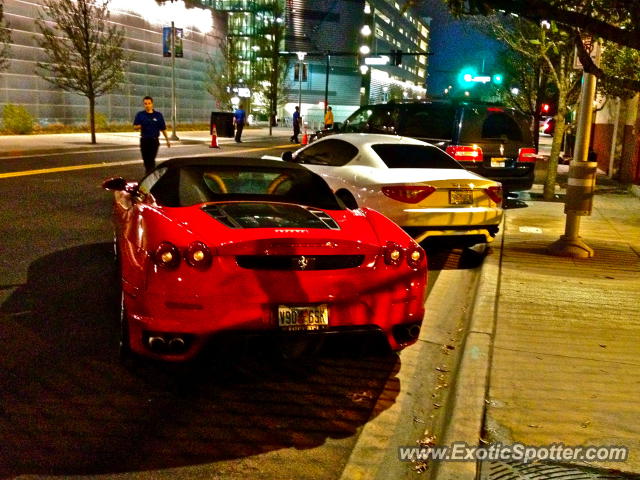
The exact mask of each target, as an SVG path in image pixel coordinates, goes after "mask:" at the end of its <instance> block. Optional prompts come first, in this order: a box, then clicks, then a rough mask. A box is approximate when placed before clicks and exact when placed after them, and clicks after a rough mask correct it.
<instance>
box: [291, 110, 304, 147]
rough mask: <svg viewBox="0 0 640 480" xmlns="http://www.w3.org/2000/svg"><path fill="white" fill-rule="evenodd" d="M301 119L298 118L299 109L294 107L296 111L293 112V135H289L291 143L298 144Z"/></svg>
mask: <svg viewBox="0 0 640 480" xmlns="http://www.w3.org/2000/svg"><path fill="white" fill-rule="evenodd" d="M301 122H302V117H300V107H296V111H295V112H293V135H291V143H300V142H299V141H298V135H300V123H301Z"/></svg>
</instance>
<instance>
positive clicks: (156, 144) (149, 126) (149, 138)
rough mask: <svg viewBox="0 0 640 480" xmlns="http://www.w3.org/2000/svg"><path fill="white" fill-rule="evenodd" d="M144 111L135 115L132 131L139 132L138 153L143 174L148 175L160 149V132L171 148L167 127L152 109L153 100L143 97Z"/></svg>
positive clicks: (160, 115)
mask: <svg viewBox="0 0 640 480" xmlns="http://www.w3.org/2000/svg"><path fill="white" fill-rule="evenodd" d="M142 104H143V105H144V110H141V111H139V112H138V113H136V118H135V119H134V120H133V129H134V130H140V153H141V154H142V161H143V162H144V169H145V173H149V172H150V171H151V170H153V169H154V168H155V166H156V155H157V154H158V148H160V140H159V138H160V132H162V134H163V135H164V138H165V139H166V140H167V148H169V147H171V143H169V136H168V135H167V125H166V124H165V122H164V117H163V116H162V114H161V113H160V112H156V111H155V110H154V109H153V98H151V97H148V96H147V97H144V98H143V99H142Z"/></svg>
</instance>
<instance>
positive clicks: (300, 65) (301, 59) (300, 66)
mask: <svg viewBox="0 0 640 480" xmlns="http://www.w3.org/2000/svg"><path fill="white" fill-rule="evenodd" d="M296 55H298V110H299V111H300V112H302V69H303V68H304V63H303V62H304V57H305V56H306V55H307V52H296Z"/></svg>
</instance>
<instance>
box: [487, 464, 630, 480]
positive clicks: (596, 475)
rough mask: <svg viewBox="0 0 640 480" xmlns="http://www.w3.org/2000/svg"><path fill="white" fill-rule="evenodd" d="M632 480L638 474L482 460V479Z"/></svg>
mask: <svg viewBox="0 0 640 480" xmlns="http://www.w3.org/2000/svg"><path fill="white" fill-rule="evenodd" d="M602 479H605V480H630V479H640V476H638V475H623V474H620V473H607V472H604V473H603V472H601V471H598V470H593V469H589V468H582V467H575V466H567V465H560V464H557V463H518V462H513V463H509V462H482V467H481V469H480V480H602Z"/></svg>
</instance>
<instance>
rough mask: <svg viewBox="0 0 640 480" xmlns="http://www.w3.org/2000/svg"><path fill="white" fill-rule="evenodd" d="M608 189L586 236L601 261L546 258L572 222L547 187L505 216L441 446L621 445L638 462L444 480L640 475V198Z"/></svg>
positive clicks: (499, 467)
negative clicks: (606, 472)
mask: <svg viewBox="0 0 640 480" xmlns="http://www.w3.org/2000/svg"><path fill="white" fill-rule="evenodd" d="M564 181H566V178H565V179H564ZM597 182H598V183H599V184H600V185H599V186H598V187H597V190H596V194H595V198H594V207H593V212H592V215H591V216H585V217H582V221H581V227H580V235H581V237H582V239H583V240H584V241H585V243H587V245H589V246H591V247H592V248H593V249H594V250H595V256H594V257H593V258H590V259H573V258H563V257H556V256H552V255H550V254H549V253H548V252H547V247H548V246H549V245H550V244H551V243H553V242H554V241H555V240H557V239H558V238H559V237H560V235H562V234H563V233H564V227H565V218H566V217H565V215H564V204H563V203H561V202H545V201H542V194H541V193H542V186H541V185H535V186H534V189H533V190H532V191H531V192H530V193H529V194H528V195H525V198H524V200H525V201H526V205H527V207H526V208H519V209H510V210H507V211H506V212H505V220H504V223H503V228H502V229H501V230H502V232H501V234H500V235H499V237H498V238H497V239H496V241H495V242H494V244H493V246H492V250H493V252H492V253H491V254H490V255H489V256H488V257H487V258H486V260H485V264H484V266H483V269H482V278H481V287H480V290H479V292H478V295H477V297H476V303H475V307H474V312H473V316H472V324H471V328H470V330H469V332H468V334H467V340H466V345H465V349H464V353H463V358H462V361H461V365H460V368H459V371H458V377H457V384H456V386H455V392H454V395H453V402H455V403H454V405H453V407H452V415H451V418H450V420H449V426H448V428H447V429H446V432H445V434H444V436H443V437H442V438H441V441H439V442H438V443H439V444H441V445H450V444H451V443H452V442H455V441H466V442H467V443H468V444H469V445H478V444H480V445H483V444H487V443H498V442H499V443H501V444H502V445H510V444H513V443H514V442H518V443H522V444H526V445H532V446H544V445H552V444H554V443H555V444H558V443H563V444H564V445H565V446H587V445H593V446H609V445H618V446H620V445H622V446H626V447H627V448H628V449H629V458H628V460H627V461H626V462H606V461H601V462H590V463H588V464H587V463H580V464H578V463H577V462H567V465H558V464H555V465H554V464H544V463H543V462H541V463H535V464H533V465H532V464H529V465H525V464H522V463H520V464H517V463H515V464H511V465H507V464H506V463H505V462H482V463H481V464H479V465H475V464H473V463H464V462H463V463H460V462H449V463H444V462H443V463H440V464H438V465H435V470H436V476H435V478H438V479H439V480H440V479H450V480H465V479H469V480H471V479H475V478H478V477H476V475H477V473H478V472H476V469H477V468H479V469H480V472H481V473H480V476H479V478H481V479H485V478H487V479H489V478H509V479H511V478H514V479H515V478H525V476H516V475H517V474H518V473H519V474H521V475H525V472H526V478H604V477H598V476H593V477H592V476H588V475H589V473H590V471H589V470H588V469H587V471H585V470H581V469H580V466H586V467H588V468H595V469H610V470H619V471H621V472H626V473H631V474H640V421H638V419H639V418H640V404H638V398H640V342H639V339H640V301H639V299H640V199H639V198H637V197H636V196H634V195H632V193H631V192H630V191H628V190H627V189H626V188H623V187H621V186H619V185H616V184H615V183H614V182H611V181H609V180H607V179H606V178H602V177H600V178H598V180H597ZM559 183H560V184H562V183H563V178H562V175H561V176H559ZM561 193H562V192H561ZM568 464H573V465H568ZM551 469H553V475H552V474H551V473H550V472H551ZM505 472H509V473H508V474H507V476H501V475H505ZM516 472H518V473H516ZM561 472H562V473H564V475H565V476H562V477H560V476H556V475H560V474H561ZM509 475H511V476H509ZM529 475H531V476H529ZM572 475H573V476H572ZM576 475H582V476H579V477H578V476H576ZM606 478H618V477H609V476H607V477H606ZM620 478H622V477H620ZM625 478H629V477H625ZM633 478H640V476H638V477H636V476H635V475H634V477H633Z"/></svg>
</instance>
